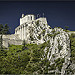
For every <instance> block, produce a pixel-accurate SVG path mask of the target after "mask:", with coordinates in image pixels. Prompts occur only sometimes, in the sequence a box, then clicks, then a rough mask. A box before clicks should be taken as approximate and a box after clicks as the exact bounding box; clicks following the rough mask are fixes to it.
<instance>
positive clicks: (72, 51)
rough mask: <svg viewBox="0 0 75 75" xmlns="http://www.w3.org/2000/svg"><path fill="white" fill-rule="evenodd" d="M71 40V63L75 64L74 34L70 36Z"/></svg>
mask: <svg viewBox="0 0 75 75" xmlns="http://www.w3.org/2000/svg"><path fill="white" fill-rule="evenodd" d="M70 40H71V44H70V45H71V61H72V62H74V63H75V61H74V60H75V34H71V36H70Z"/></svg>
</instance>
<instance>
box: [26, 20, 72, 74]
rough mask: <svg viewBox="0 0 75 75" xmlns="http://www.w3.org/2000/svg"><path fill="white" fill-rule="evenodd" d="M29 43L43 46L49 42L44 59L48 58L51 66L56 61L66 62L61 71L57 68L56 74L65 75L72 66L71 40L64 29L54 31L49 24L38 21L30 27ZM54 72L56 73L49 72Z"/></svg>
mask: <svg viewBox="0 0 75 75" xmlns="http://www.w3.org/2000/svg"><path fill="white" fill-rule="evenodd" d="M27 41H28V42H29V43H37V44H42V43H44V42H47V41H49V42H48V43H49V46H47V47H45V49H44V55H43V58H42V60H43V59H45V58H47V59H48V60H49V61H50V65H52V64H56V62H55V61H56V60H57V59H59V58H60V60H61V61H62V60H64V61H63V63H62V66H61V70H60V71H59V70H58V71H57V69H59V67H58V66H56V68H57V69H56V70H55V71H56V72H57V73H61V75H64V74H65V73H66V68H67V67H68V65H69V64H70V56H71V53H70V51H71V50H70V39H69V34H68V33H66V32H65V31H64V30H63V29H62V28H58V27H57V28H54V29H52V28H51V27H50V26H49V25H48V24H47V23H43V22H42V21H40V20H37V21H36V22H34V23H33V24H31V25H30V26H28V38H27ZM48 72H49V73H50V72H54V71H48Z"/></svg>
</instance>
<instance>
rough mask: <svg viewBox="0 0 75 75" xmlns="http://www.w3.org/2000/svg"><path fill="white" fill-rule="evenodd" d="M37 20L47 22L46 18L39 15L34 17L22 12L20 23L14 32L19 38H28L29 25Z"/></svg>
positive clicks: (32, 24)
mask: <svg viewBox="0 0 75 75" xmlns="http://www.w3.org/2000/svg"><path fill="white" fill-rule="evenodd" d="M37 20H40V21H42V22H43V23H46V24H47V21H46V18H43V17H40V18H38V19H35V16H34V15H25V16H24V14H22V18H20V25H19V26H18V27H17V28H16V29H15V34H18V35H19V38H20V39H21V40H28V39H27V38H28V37H29V32H28V31H29V29H28V28H29V26H34V24H35V22H36V21H37Z"/></svg>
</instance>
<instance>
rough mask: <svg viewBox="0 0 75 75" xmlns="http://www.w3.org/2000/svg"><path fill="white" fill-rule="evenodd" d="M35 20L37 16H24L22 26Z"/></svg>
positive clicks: (21, 20)
mask: <svg viewBox="0 0 75 75" xmlns="http://www.w3.org/2000/svg"><path fill="white" fill-rule="evenodd" d="M32 20H35V16H34V15H26V16H22V18H20V25H21V24H23V23H25V22H28V21H32Z"/></svg>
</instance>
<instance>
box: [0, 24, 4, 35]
mask: <svg viewBox="0 0 75 75" xmlns="http://www.w3.org/2000/svg"><path fill="white" fill-rule="evenodd" d="M3 28H4V27H3V25H2V24H0V34H2V33H3Z"/></svg>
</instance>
